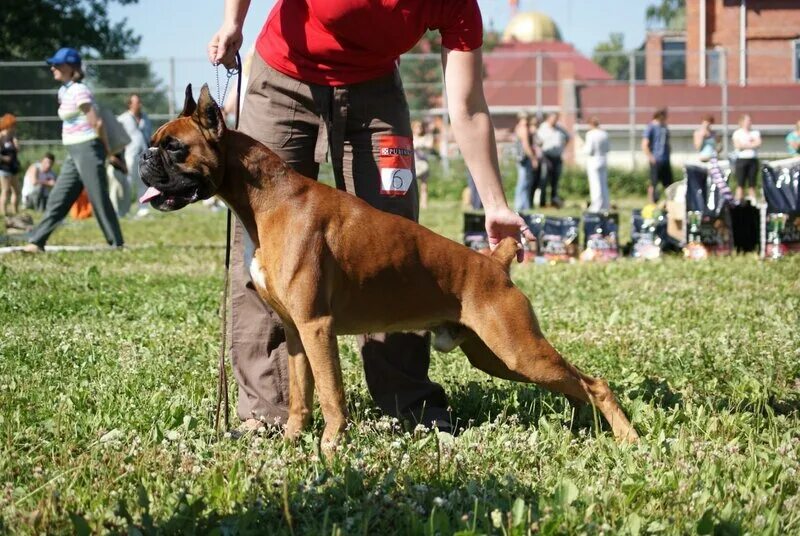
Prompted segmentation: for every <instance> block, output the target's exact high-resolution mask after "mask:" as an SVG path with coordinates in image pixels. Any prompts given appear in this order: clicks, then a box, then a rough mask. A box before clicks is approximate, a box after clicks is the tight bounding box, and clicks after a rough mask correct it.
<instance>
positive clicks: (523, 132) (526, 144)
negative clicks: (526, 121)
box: [514, 123, 536, 160]
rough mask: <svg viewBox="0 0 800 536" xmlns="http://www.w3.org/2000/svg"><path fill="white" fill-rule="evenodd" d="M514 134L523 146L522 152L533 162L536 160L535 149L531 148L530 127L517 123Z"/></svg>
mask: <svg viewBox="0 0 800 536" xmlns="http://www.w3.org/2000/svg"><path fill="white" fill-rule="evenodd" d="M514 134H515V135H516V136H517V138H519V141H520V143H521V144H522V152H523V153H525V154H526V155H527V156H528V158H530V159H531V160H535V159H536V154H535V153H534V152H533V147H531V133H530V131H529V130H528V127H527V126H526V125H523V124H521V123H517V126H516V127H514Z"/></svg>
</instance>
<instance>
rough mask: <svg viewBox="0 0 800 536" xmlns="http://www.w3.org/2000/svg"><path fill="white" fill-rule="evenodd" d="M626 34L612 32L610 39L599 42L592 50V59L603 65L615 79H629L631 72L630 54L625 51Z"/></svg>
mask: <svg viewBox="0 0 800 536" xmlns="http://www.w3.org/2000/svg"><path fill="white" fill-rule="evenodd" d="M624 40H625V36H624V35H623V34H621V33H611V34H610V35H609V36H608V41H603V42H601V43H598V44H597V45H596V46H595V47H594V51H593V52H592V61H594V62H595V63H596V64H597V65H599V66H600V67H602V68H603V69H604V70H605V71H606V72H607V73H608V74H610V75H611V76H613V77H614V79H615V80H627V79H628V76H629V73H628V68H629V64H630V62H629V61H628V54H626V53H625V41H624Z"/></svg>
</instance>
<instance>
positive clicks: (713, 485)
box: [0, 201, 800, 535]
mask: <svg viewBox="0 0 800 536" xmlns="http://www.w3.org/2000/svg"><path fill="white" fill-rule="evenodd" d="M636 204H637V203H635V202H630V203H621V206H623V208H625V207H631V206H636ZM432 205H433V206H432V208H431V209H430V210H429V211H427V212H425V213H423V222H424V223H426V224H428V225H430V226H432V227H434V228H435V229H436V230H438V231H440V232H442V233H443V234H445V235H446V236H449V237H451V238H457V237H458V234H459V232H460V217H461V216H460V214H461V213H460V208H459V207H458V205H457V204H456V203H454V202H443V201H434V202H433V203H432ZM571 211H572V213H575V214H577V213H579V212H580V209H579V208H578V207H577V205H576V206H573V207H572V209H571ZM628 217H629V214H628V213H627V212H625V213H623V218H622V221H623V223H626V222H627V218H628ZM123 229H124V232H125V236H126V239H127V242H128V244H130V245H131V246H134V247H132V248H130V249H129V250H126V251H120V252H113V251H104V252H95V253H86V252H72V253H52V254H45V255H38V256H23V255H20V254H11V255H3V256H0V326H2V328H0V329H2V336H1V337H0V533H4V532H7V533H73V532H76V533H79V534H82V533H83V534H85V533H89V532H105V531H108V532H121V533H125V532H127V533H129V534H139V533H163V534H173V533H199V534H203V533H207V532H211V531H215V533H217V534H234V533H260V534H298V535H299V534H390V533H395V532H399V533H402V534H436V533H439V534H450V533H454V532H458V531H461V533H462V534H489V533H492V534H526V533H529V532H537V531H538V532H539V533H543V534H566V533H570V534H571V533H587V534H600V533H606V534H611V533H614V534H616V533H624V534H646V533H666V534H692V533H701V534H710V533H718V534H737V533H742V534H744V533H750V534H790V533H795V534H797V533H800V492H799V491H798V482H800V477H799V476H798V470H799V469H800V333H799V332H798V329H799V328H800V257H795V258H791V259H784V260H782V261H780V262H775V263H773V262H769V263H765V262H761V261H759V260H758V259H757V258H755V257H754V256H751V255H746V256H738V257H733V258H727V259H712V260H709V261H707V262H701V263H692V262H688V261H684V260H682V259H680V258H668V259H665V260H663V261H661V262H657V263H639V262H634V261H629V260H625V261H620V262H617V263H614V264H610V265H606V266H601V265H582V264H573V265H558V266H547V265H524V266H517V267H515V269H514V272H513V276H514V279H515V281H516V282H517V284H518V285H519V286H520V287H521V288H522V289H523V290H524V291H525V293H526V294H527V295H528V296H529V297H530V298H531V300H532V302H533V304H534V307H535V309H536V311H537V314H538V316H539V320H540V322H541V324H542V327H543V329H544V331H545V333H546V334H547V335H548V337H549V339H550V341H551V342H552V343H553V344H554V345H555V346H556V347H557V348H558V349H559V350H560V351H561V352H562V353H563V354H564V355H565V356H567V357H568V358H569V359H570V360H571V361H572V362H573V363H575V364H577V365H579V366H580V367H582V368H583V369H585V370H586V371H588V372H590V373H592V374H596V375H600V376H602V377H604V378H606V379H608V380H609V382H610V383H611V385H612V387H613V388H614V389H615V391H616V393H617V395H618V396H619V398H620V402H621V403H622V405H623V407H624V409H625V411H626V412H627V413H628V415H629V416H630V417H631V420H632V422H633V423H634V426H635V427H636V428H637V429H638V430H639V433H640V434H641V436H642V441H641V442H640V443H639V444H638V445H635V446H620V445H617V444H616V443H615V442H614V441H613V439H612V437H611V434H610V432H609V431H608V430H607V428H606V427H605V426H602V427H601V428H599V429H598V428H597V427H596V425H595V420H594V418H593V415H592V412H591V410H590V409H588V408H585V409H583V410H581V411H580V412H578V414H575V415H573V413H572V410H571V408H570V406H569V405H568V404H566V403H565V400H564V399H563V398H561V397H559V396H554V395H551V394H549V393H546V392H543V391H541V390H539V389H538V388H536V387H531V386H527V385H521V384H515V383H511V382H507V381H501V380H496V379H492V378H490V377H488V376H486V375H484V374H483V373H481V372H479V371H477V370H474V369H472V368H470V366H469V364H468V362H467V361H466V359H465V358H464V357H463V355H460V354H459V353H452V354H447V355H436V356H435V357H434V361H433V365H432V370H431V376H432V377H433V378H434V379H435V380H437V381H439V382H441V383H442V384H443V385H444V386H445V388H446V390H447V392H448V393H449V395H450V397H451V406H452V409H453V414H454V417H457V418H458V420H459V423H461V424H462V425H463V426H465V427H467V430H466V431H465V432H464V433H462V434H461V435H459V436H458V437H456V438H455V439H451V438H449V436H447V437H443V436H439V435H437V434H435V433H426V432H419V431H418V432H416V433H408V432H404V431H402V430H400V429H398V427H397V426H396V425H395V423H393V422H392V421H391V420H390V419H388V418H386V417H381V416H379V415H378V413H377V411H376V410H375V408H374V406H373V404H372V402H371V400H370V397H369V395H368V393H367V391H366V386H365V384H364V380H363V373H362V369H361V365H360V362H359V357H358V355H357V354H356V353H355V352H354V350H353V348H354V345H353V341H352V340H350V339H348V338H344V339H342V340H341V349H342V357H343V366H344V369H345V381H346V386H347V392H348V400H349V404H350V411H351V413H352V416H353V424H352V427H351V429H350V431H349V433H348V439H347V442H346V444H345V446H344V447H343V449H342V450H341V451H340V452H339V453H338V454H337V455H336V457H335V458H334V459H333V460H331V461H330V462H329V461H327V460H326V459H325V458H323V457H321V456H320V455H319V451H318V440H319V433H320V429H321V424H322V423H321V417H320V415H319V413H318V412H317V414H316V416H315V422H314V428H315V430H314V432H311V433H307V434H306V435H305V436H303V438H302V440H301V442H300V443H299V445H288V444H286V443H284V442H283V440H282V439H280V438H279V437H275V436H272V435H254V436H245V437H241V438H239V439H231V438H218V437H217V436H216V435H215V434H214V432H213V430H212V427H211V424H210V420H211V416H212V413H213V406H214V401H215V387H216V358H217V348H218V337H219V324H218V320H217V314H218V305H219V297H220V292H221V283H222V263H223V255H224V251H223V244H224V236H223V235H224V214H222V213H216V214H211V213H209V212H208V211H206V210H204V209H201V208H199V207H193V208H191V209H187V210H185V211H182V212H179V213H176V214H169V215H161V214H158V215H154V216H152V217H151V218H148V219H145V220H142V221H125V222H124V226H123ZM625 229H627V226H626V227H625V228H624V229H623V232H622V236H623V237H627V236H628V234H627V231H626V230H625ZM100 242H101V237H100V232H99V230H98V228H97V226H96V223H95V222H94V221H88V222H81V223H72V224H69V225H67V226H65V227H64V228H62V229H60V230H59V231H57V233H56V234H55V235H54V237H53V240H52V243H53V244H56V243H59V244H91V243H100ZM137 245H146V246H147V247H142V248H136V247H135V246H137ZM234 391H235V389H234Z"/></svg>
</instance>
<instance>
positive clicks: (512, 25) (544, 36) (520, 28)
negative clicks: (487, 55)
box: [503, 11, 561, 43]
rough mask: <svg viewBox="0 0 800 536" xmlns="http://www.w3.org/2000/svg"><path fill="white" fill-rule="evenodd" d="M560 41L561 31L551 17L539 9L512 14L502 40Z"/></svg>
mask: <svg viewBox="0 0 800 536" xmlns="http://www.w3.org/2000/svg"><path fill="white" fill-rule="evenodd" d="M509 41H517V42H519V43H533V42H535V41H561V32H559V31H558V26H556V23H555V22H553V19H551V18H550V17H548V16H547V15H545V14H544V13H542V12H541V11H527V12H525V13H517V14H516V15H514V16H513V17H512V18H511V20H510V21H509V23H508V26H506V29H505V31H504V32H503V42H509Z"/></svg>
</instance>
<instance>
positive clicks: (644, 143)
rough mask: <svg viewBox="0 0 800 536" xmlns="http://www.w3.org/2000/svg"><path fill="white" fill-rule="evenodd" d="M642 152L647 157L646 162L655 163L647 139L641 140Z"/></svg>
mask: <svg viewBox="0 0 800 536" xmlns="http://www.w3.org/2000/svg"><path fill="white" fill-rule="evenodd" d="M642 152H643V153H644V155H645V156H646V157H647V160H649V161H650V162H653V161H655V158H654V157H653V152H652V151H651V150H650V140H648V139H647V138H642Z"/></svg>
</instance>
